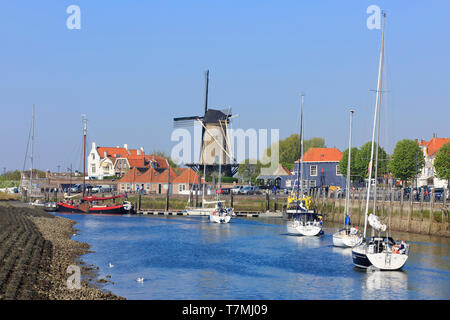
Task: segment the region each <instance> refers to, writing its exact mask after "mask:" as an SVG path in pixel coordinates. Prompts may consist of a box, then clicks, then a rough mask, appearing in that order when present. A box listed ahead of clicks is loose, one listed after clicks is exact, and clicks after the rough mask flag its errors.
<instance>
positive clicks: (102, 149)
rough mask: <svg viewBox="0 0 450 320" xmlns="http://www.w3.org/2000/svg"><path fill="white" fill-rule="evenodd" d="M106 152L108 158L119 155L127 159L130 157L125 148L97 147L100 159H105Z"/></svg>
mask: <svg viewBox="0 0 450 320" xmlns="http://www.w3.org/2000/svg"><path fill="white" fill-rule="evenodd" d="M105 151H106V152H107V153H108V157H116V155H119V157H121V158H125V157H127V156H128V151H127V149H125V148H113V147H97V152H98V154H99V155H100V158H104V157H105Z"/></svg>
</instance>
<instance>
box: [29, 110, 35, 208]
mask: <svg viewBox="0 0 450 320" xmlns="http://www.w3.org/2000/svg"><path fill="white" fill-rule="evenodd" d="M34 113H35V106H34V104H33V115H32V117H31V157H30V160H31V170H30V201H31V197H32V195H33V158H34Z"/></svg>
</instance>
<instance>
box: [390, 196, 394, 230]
mask: <svg viewBox="0 0 450 320" xmlns="http://www.w3.org/2000/svg"><path fill="white" fill-rule="evenodd" d="M390 191H391V192H389V194H390V196H389V228H391V221H392V213H393V212H394V207H393V201H394V194H393V192H392V189H391V190H390Z"/></svg>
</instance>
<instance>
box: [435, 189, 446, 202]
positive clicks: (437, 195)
mask: <svg viewBox="0 0 450 320" xmlns="http://www.w3.org/2000/svg"><path fill="white" fill-rule="evenodd" d="M434 196H435V199H436V200H441V199H444V188H435V189H434Z"/></svg>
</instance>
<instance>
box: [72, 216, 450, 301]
mask: <svg viewBox="0 0 450 320" xmlns="http://www.w3.org/2000/svg"><path fill="white" fill-rule="evenodd" d="M66 217H68V218H70V219H74V220H76V222H77V224H76V225H75V228H77V229H79V232H78V233H79V235H77V236H76V237H74V238H75V239H76V240H78V241H84V242H87V243H89V244H90V245H91V246H92V248H91V249H92V251H94V253H91V254H88V255H85V256H83V260H84V261H85V262H86V264H95V265H97V266H99V267H100V270H99V273H100V275H101V276H102V277H104V276H105V275H106V274H109V275H111V280H112V281H113V282H114V285H113V284H109V283H108V284H106V288H107V290H111V291H112V292H114V293H117V294H118V295H122V296H124V297H126V298H129V299H256V300H257V299H408V298H409V299H450V294H449V289H448V288H449V284H450V268H449V264H448V261H449V259H448V257H449V248H450V247H449V244H448V242H449V240H448V239H447V240H442V239H439V240H434V239H433V238H430V237H427V236H417V235H408V237H405V239H406V240H407V241H408V242H409V243H410V244H411V247H412V249H411V252H410V257H409V259H408V262H407V264H406V266H405V268H404V269H405V271H404V272H398V271H396V272H386V271H383V272H380V271H378V272H369V273H367V272H360V271H357V270H356V269H354V267H353V263H352V258H351V248H337V247H334V246H333V245H332V243H333V242H332V234H333V232H334V231H335V229H334V227H333V226H330V225H328V226H327V228H326V229H324V231H325V235H323V236H321V237H304V236H298V235H288V234H286V233H285V232H286V228H285V221H282V220H281V219H279V218H278V219H274V222H273V223H272V222H271V220H269V219H259V220H258V219H243V218H233V219H232V220H231V223H229V224H215V223H210V222H209V221H208V219H207V217H185V216H133V217H120V216H113V217H108V216H101V217H96V216H86V215H67V216H66ZM396 238H398V237H397V236H396ZM109 262H111V263H113V264H114V268H109V267H108V264H109ZM137 277H144V278H145V279H148V281H147V280H146V281H144V283H143V284H141V283H137V282H136V278H137Z"/></svg>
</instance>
